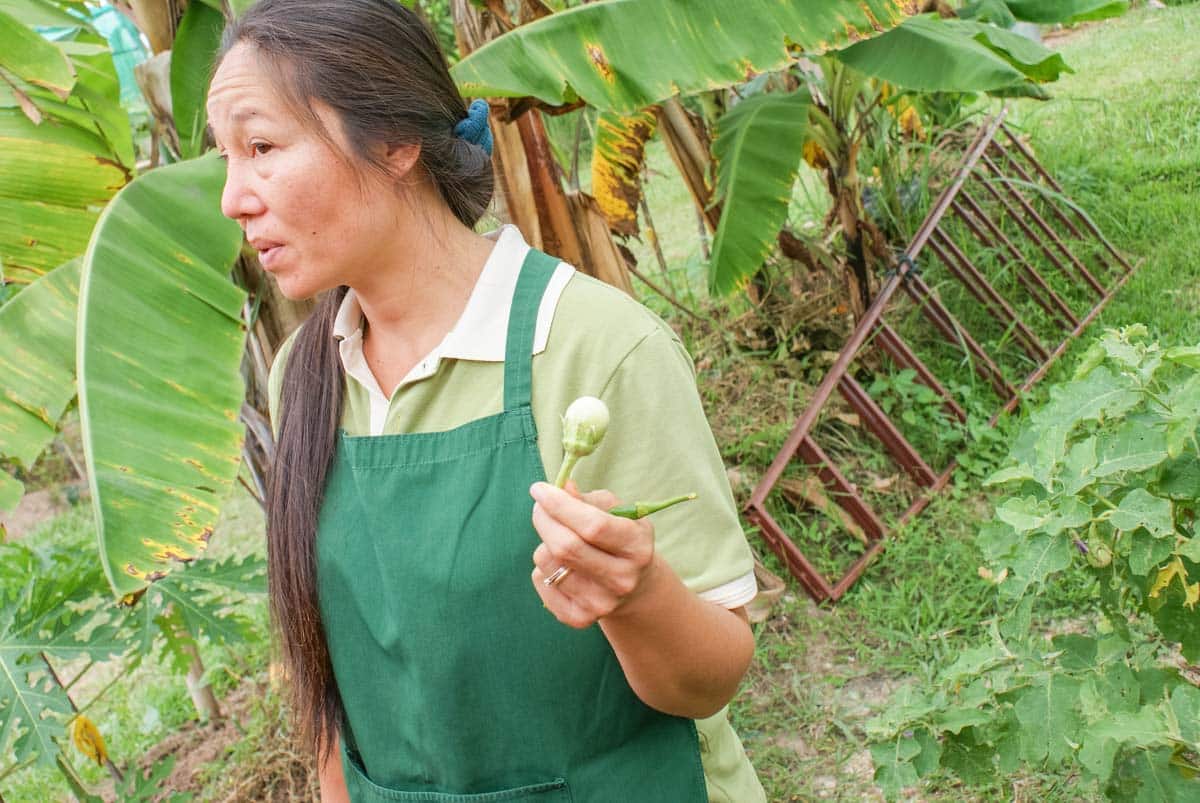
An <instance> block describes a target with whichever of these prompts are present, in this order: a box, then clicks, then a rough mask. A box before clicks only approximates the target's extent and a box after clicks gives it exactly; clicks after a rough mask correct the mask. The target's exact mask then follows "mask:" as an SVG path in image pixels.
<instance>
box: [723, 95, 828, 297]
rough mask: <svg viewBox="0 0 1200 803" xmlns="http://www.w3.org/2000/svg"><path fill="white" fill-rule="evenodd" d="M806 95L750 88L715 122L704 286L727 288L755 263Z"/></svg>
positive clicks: (787, 190)
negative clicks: (711, 229) (713, 220)
mask: <svg viewBox="0 0 1200 803" xmlns="http://www.w3.org/2000/svg"><path fill="white" fill-rule="evenodd" d="M809 104H810V97H809V95H808V92H807V90H804V89H801V90H799V91H797V92H791V93H789V94H765V95H755V96H754V97H751V98H748V99H746V100H744V101H742V102H741V103H739V104H737V105H736V106H734V107H733V109H731V110H730V111H729V113H728V114H726V115H725V116H724V117H722V118H721V119H720V121H718V123H717V132H716V139H715V140H714V141H713V156H715V157H716V160H717V202H718V203H721V204H723V207H722V210H721V221H720V223H718V224H717V231H716V234H715V235H714V236H713V245H712V262H711V266H710V269H709V286H710V288H711V290H712V291H713V292H714V293H728V292H730V291H731V290H733V289H735V288H737V287H739V286H740V285H741V283H742V282H743V281H745V280H746V278H748V277H749V276H751V275H753V273H754V272H755V271H756V270H758V268H759V266H760V265H762V262H763V260H764V259H765V258H766V256H767V254H768V253H769V252H770V250H771V247H772V245H773V244H774V242H775V238H776V236H777V235H778V234H779V229H780V228H781V227H782V226H783V223H784V220H785V219H786V218H787V211H788V203H789V201H790V200H791V197H792V186H793V185H794V184H795V182H796V173H797V171H798V170H799V168H800V156H801V152H802V151H803V148H804V141H805V139H806V138H807V133H808V110H809Z"/></svg>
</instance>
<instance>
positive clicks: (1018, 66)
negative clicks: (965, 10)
mask: <svg viewBox="0 0 1200 803" xmlns="http://www.w3.org/2000/svg"><path fill="white" fill-rule="evenodd" d="M833 55H834V56H835V57H836V58H838V59H839V60H840V61H842V62H843V63H844V64H848V65H849V66H851V67H854V68H855V69H857V70H859V71H860V72H863V73H866V74H867V75H872V76H875V77H876V78H880V79H882V80H884V81H888V82H890V83H892V84H895V85H896V86H899V87H903V88H904V89H915V90H921V91H927V92H938V91H940V92H992V91H1009V90H1011V89H1013V88H1015V87H1020V86H1022V85H1026V84H1029V82H1030V80H1031V79H1032V80H1036V81H1044V80H1054V79H1055V78H1057V77H1058V75H1059V74H1060V73H1061V72H1063V71H1066V70H1069V69H1070V68H1069V67H1067V65H1066V63H1065V62H1064V61H1063V60H1062V57H1061V56H1060V55H1059V54H1057V53H1053V52H1051V51H1049V50H1047V49H1046V48H1044V47H1042V46H1041V45H1039V44H1037V43H1036V42H1032V41H1030V40H1028V39H1025V38H1024V37H1021V36H1019V35H1017V34H1014V33H1012V32H1010V31H1005V30H1002V29H1000V28H997V27H995V26H991V25H984V24H982V23H977V22H969V21H966V20H953V19H949V20H943V19H939V18H937V17H936V16H931V15H927V16H921V17H912V18H911V19H908V20H906V21H905V22H904V24H903V25H900V26H898V27H896V28H893V29H892V30H890V31H888V32H887V33H885V34H882V35H880V36H877V37H875V38H874V39H869V40H866V41H863V42H858V43H857V44H854V45H851V46H850V47H848V48H845V49H844V50H839V51H837V52H836V53H834V54H833ZM1034 90H1036V87H1032V88H1031V89H1030V91H1031V93H1034V94H1036V92H1035V91H1034Z"/></svg>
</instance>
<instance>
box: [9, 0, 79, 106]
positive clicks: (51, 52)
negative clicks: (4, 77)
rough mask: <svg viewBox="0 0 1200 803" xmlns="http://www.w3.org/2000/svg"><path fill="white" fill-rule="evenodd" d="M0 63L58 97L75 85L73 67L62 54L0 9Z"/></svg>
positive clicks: (65, 93) (64, 94) (65, 95)
mask: <svg viewBox="0 0 1200 803" xmlns="http://www.w3.org/2000/svg"><path fill="white" fill-rule="evenodd" d="M0 67H2V68H4V70H6V71H7V72H10V73H12V74H13V75H15V76H17V77H18V78H21V79H23V80H25V81H28V82H29V83H31V84H36V85H37V86H42V87H45V88H46V89H49V90H51V91H52V92H54V93H55V94H56V95H58V96H59V97H61V98H65V97H67V95H69V94H71V87H73V86H74V85H75V70H74V69H72V68H71V61H70V60H69V59H68V58H67V56H66V54H65V53H63V52H62V51H61V50H59V49H58V48H57V47H55V46H54V44H53V43H51V42H49V41H48V40H46V39H43V38H42V36H41V35H39V34H38V33H37V32H36V31H34V30H33V29H32V28H28V27H26V26H25V25H23V24H22V23H21V22H20V21H19V20H17V18H16V17H13V16H11V15H9V14H6V13H4V12H3V11H0Z"/></svg>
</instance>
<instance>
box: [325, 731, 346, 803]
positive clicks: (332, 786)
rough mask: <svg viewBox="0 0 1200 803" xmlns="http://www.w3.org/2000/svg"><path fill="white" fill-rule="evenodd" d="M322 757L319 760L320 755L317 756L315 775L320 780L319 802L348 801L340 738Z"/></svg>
mask: <svg viewBox="0 0 1200 803" xmlns="http://www.w3.org/2000/svg"><path fill="white" fill-rule="evenodd" d="M324 758H325V760H324V761H321V756H320V755H318V757H317V761H318V762H319V764H320V767H319V768H318V770H317V775H318V777H319V778H320V781H321V803H350V793H349V792H348V791H346V778H345V776H344V775H342V751H341V742H340V740H339V742H338V743H337V744H334V746H333V749H331V750H330V751H329V752H328V754H326V755H325V757H324Z"/></svg>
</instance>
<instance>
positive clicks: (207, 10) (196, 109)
mask: <svg viewBox="0 0 1200 803" xmlns="http://www.w3.org/2000/svg"><path fill="white" fill-rule="evenodd" d="M224 28H225V17H224V16H223V15H222V14H221V12H220V11H218V10H216V9H214V8H212V7H211V6H207V5H205V4H204V3H192V4H191V5H190V6H188V10H187V12H185V13H184V15H183V20H182V21H181V22H180V23H179V31H178V33H176V34H175V43H174V45H172V47H171V116H172V117H173V118H174V119H175V131H176V132H178V134H179V150H180V154H181V155H182V156H183V158H184V159H192V158H195V157H197V156H199V155H200V154H201V153H203V152H204V129H205V126H207V125H208V118H207V115H206V114H205V110H204V100H205V98H206V96H207V95H208V79H209V74H210V73H211V72H212V67H213V58H214V57H215V56H216V53H217V48H218V47H219V46H220V44H221V31H222V30H223V29H224Z"/></svg>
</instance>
